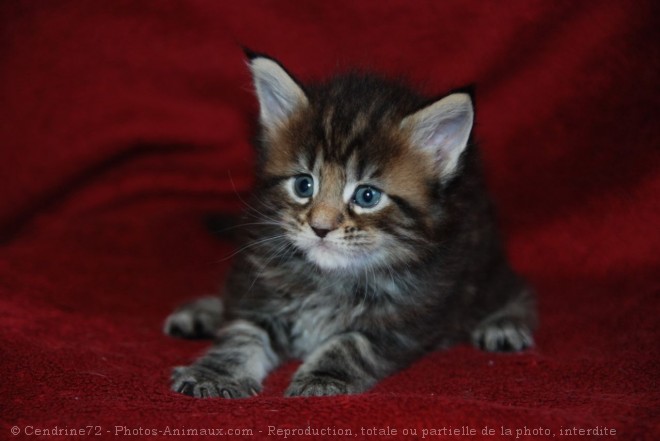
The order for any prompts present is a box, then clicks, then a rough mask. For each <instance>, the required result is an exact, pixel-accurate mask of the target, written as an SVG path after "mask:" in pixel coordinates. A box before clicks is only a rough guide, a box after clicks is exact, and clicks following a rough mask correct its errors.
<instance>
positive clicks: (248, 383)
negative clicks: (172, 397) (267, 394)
mask: <svg viewBox="0 0 660 441" xmlns="http://www.w3.org/2000/svg"><path fill="white" fill-rule="evenodd" d="M172 390H173V391H174V392H178V393H180V394H184V395H189V396H191V397H195V398H247V397H251V396H255V395H257V394H258V393H259V392H261V385H260V384H259V383H258V382H257V381H255V380H253V379H252V378H248V377H243V378H233V377H230V376H227V375H219V374H216V373H213V372H211V371H209V370H208V369H204V368H201V367H198V366H195V365H192V366H179V367H176V368H174V370H173V372H172Z"/></svg>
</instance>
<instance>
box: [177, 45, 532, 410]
mask: <svg viewBox="0 0 660 441" xmlns="http://www.w3.org/2000/svg"><path fill="white" fill-rule="evenodd" d="M248 56H249V58H250V61H249V65H250V69H251V71H252V75H253V79H254V84H255V88H256V93H257V97H258V99H259V104H260V115H259V119H260V127H261V133H260V137H259V142H258V151H259V163H258V170H257V176H258V184H257V186H256V188H255V190H254V195H255V196H254V199H253V202H252V204H251V207H252V208H251V209H250V212H249V213H248V215H247V217H248V218H250V217H252V219H251V220H247V221H246V222H247V224H248V226H249V228H248V230H247V232H246V236H245V238H244V241H245V242H244V247H243V249H242V252H241V253H239V254H237V256H236V260H235V262H234V267H233V270H232V272H231V273H230V275H229V277H228V280H227V283H226V288H225V291H224V293H223V295H222V301H221V300H220V299H218V298H204V299H200V300H198V301H197V302H194V303H192V304H190V305H187V306H185V307H183V308H182V309H180V310H178V311H176V312H174V313H173V314H172V315H171V316H170V317H169V318H168V320H167V322H166V325H165V330H166V332H167V333H169V334H172V335H178V336H183V337H199V336H213V337H214V338H215V343H214V345H213V346H212V347H211V349H210V350H209V351H208V352H207V353H206V354H205V355H204V356H202V357H201V358H199V359H198V360H197V361H196V362H194V363H193V364H192V365H190V366H185V367H179V368H175V370H174V373H173V378H172V389H173V390H175V391H177V392H180V393H183V394H186V395H192V396H195V397H225V398H238V397H247V396H250V395H255V394H257V393H258V392H259V391H260V390H261V383H262V380H263V379H264V378H265V376H266V375H267V374H268V372H270V371H271V370H272V369H274V368H275V367H276V366H278V364H280V363H281V362H282V361H283V360H286V359H289V358H299V359H302V360H303V363H302V365H301V366H300V368H299V369H298V371H297V372H296V373H295V375H294V377H293V379H292V382H291V385H290V386H289V388H288V390H287V391H286V395H289V396H299V395H302V396H316V395H337V394H353V393H360V392H364V391H366V390H367V389H369V388H370V387H372V386H373V385H374V384H376V382H378V381H379V380H380V379H382V378H383V377H385V376H387V375H390V374H392V373H393V372H396V371H397V370H398V369H401V368H402V367H404V366H406V365H407V364H409V363H410V362H411V361H413V360H415V359H416V358H418V357H420V356H421V355H423V354H424V353H427V352H429V351H433V350H435V349H437V348H444V347H447V346H449V345H452V344H455V343H458V342H465V341H471V342H472V343H473V344H474V345H476V346H478V347H480V348H482V349H485V350H489V351H520V350H522V349H525V348H527V347H529V346H531V345H532V343H533V341H532V334H531V331H532V329H533V328H534V327H535V322H536V319H535V310H534V299H533V295H532V293H531V291H530V289H529V288H528V287H527V286H525V284H524V283H523V281H521V279H520V278H519V277H518V276H517V275H516V274H515V273H514V272H513V271H512V269H511V268H510V266H509V264H508V263H507V260H506V258H505V256H504V253H503V250H502V245H501V243H500V240H499V238H498V232H497V229H496V225H495V223H494V220H493V212H492V208H491V203H490V201H489V199H488V197H487V195H486V192H485V188H484V184H483V179H482V173H481V170H480V163H479V157H478V152H477V148H476V146H475V145H474V144H473V143H472V142H471V130H472V123H473V115H474V111H473V106H472V99H471V97H470V95H469V94H466V93H453V94H450V95H448V96H446V97H444V98H442V99H439V100H436V101H433V100H428V99H426V98H424V97H421V96H419V95H417V94H416V93H414V92H412V91H411V90H409V89H408V88H406V87H404V86H402V85H400V84H398V83H395V82H391V81H387V80H384V79H381V78H378V77H376V76H372V75H363V74H347V75H342V76H337V77H335V78H332V79H330V80H328V81H326V82H324V83H321V84H305V85H303V84H301V83H299V82H298V81H297V80H295V79H294V78H293V77H292V76H291V75H290V74H288V73H287V71H286V70H285V69H284V68H283V67H282V66H281V65H280V64H279V63H278V62H277V61H275V60H273V59H272V58H269V57H266V56H263V55H259V54H252V53H249V54H248Z"/></svg>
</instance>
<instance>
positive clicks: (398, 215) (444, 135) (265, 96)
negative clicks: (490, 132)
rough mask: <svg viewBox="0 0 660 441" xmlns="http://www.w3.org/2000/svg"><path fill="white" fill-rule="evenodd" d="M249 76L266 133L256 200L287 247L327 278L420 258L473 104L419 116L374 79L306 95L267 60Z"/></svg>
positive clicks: (348, 79) (257, 62)
mask: <svg viewBox="0 0 660 441" xmlns="http://www.w3.org/2000/svg"><path fill="white" fill-rule="evenodd" d="M250 68H251V69H252V73H253V77H254V82H255V88H256V91H257V96H258V98H259V104H260V122H261V126H262V151H261V164H262V165H261V170H260V178H261V182H262V183H263V185H262V186H261V188H260V189H259V199H260V200H261V201H264V202H265V203H266V204H267V205H268V206H270V207H271V209H270V216H271V217H273V216H275V217H277V221H278V224H279V225H280V226H281V227H282V228H283V229H284V232H283V235H284V237H285V238H286V239H287V240H288V242H289V245H292V246H294V247H295V248H297V249H299V250H301V251H302V252H303V253H304V254H305V255H306V256H307V258H308V259H309V261H310V262H312V263H314V264H316V265H317V266H318V267H320V268H322V269H328V270H337V269H343V270H349V271H351V270H352V271H355V273H356V274H358V273H357V271H360V270H364V269H367V270H373V269H377V268H382V267H390V266H393V265H396V264H404V265H405V264H408V265H410V264H412V263H413V262H414V261H416V260H419V259H421V258H423V256H424V255H425V251H426V250H428V249H429V248H430V247H432V246H434V237H433V234H434V231H435V230H436V228H435V226H436V223H437V222H438V221H439V217H440V216H441V214H442V207H440V201H439V197H438V195H439V193H440V188H441V186H442V183H443V182H444V181H446V179H449V178H450V177H451V176H453V175H454V174H455V173H456V170H457V164H458V160H459V157H460V154H461V153H462V152H463V150H464V149H465V146H466V145H467V141H468V138H469V134H470V130H471V127H472V104H471V100H470V98H469V96H467V95H465V94H453V95H449V96H448V97H446V98H444V99H442V100H439V101H437V102H435V103H433V104H431V105H430V106H426V107H422V103H423V101H422V100H421V99H420V98H419V97H418V96H417V95H416V94H414V93H413V92H411V91H409V90H407V89H405V88H403V87H401V86H398V85H396V84H393V83H389V82H386V81H383V80H380V79H377V78H374V77H370V76H360V75H349V76H345V77H338V78H336V79H335V80H332V81H330V82H328V83H325V84H322V85H318V86H315V87H311V88H308V89H307V90H303V89H302V87H301V86H299V85H298V84H297V83H296V82H295V80H294V79H293V78H292V77H291V76H290V75H289V74H288V73H287V72H286V71H285V70H284V69H283V68H282V67H281V66H280V65H279V64H277V63H276V62H275V61H273V60H271V59H269V58H266V57H261V56H257V57H256V58H253V59H252V60H251V61H250ZM420 107H421V109H420Z"/></svg>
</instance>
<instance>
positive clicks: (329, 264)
mask: <svg viewBox="0 0 660 441" xmlns="http://www.w3.org/2000/svg"><path fill="white" fill-rule="evenodd" d="M307 258H308V259H309V260H311V261H312V262H314V263H315V264H316V265H318V266H319V267H320V268H321V269H324V270H338V269H348V268H351V267H352V266H354V265H355V262H354V261H355V259H352V258H349V257H348V256H346V255H345V254H343V253H340V252H338V251H336V250H333V249H332V248H330V247H327V246H323V245H319V246H313V247H311V248H309V249H308V250H307Z"/></svg>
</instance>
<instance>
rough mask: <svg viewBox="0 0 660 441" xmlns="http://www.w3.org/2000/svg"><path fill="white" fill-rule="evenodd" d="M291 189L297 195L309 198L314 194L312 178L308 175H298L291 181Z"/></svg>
mask: <svg viewBox="0 0 660 441" xmlns="http://www.w3.org/2000/svg"><path fill="white" fill-rule="evenodd" d="M293 191H294V192H295V193H296V195H297V196H298V197H301V198H311V197H312V195H313V194H314V179H312V177H311V176H310V175H298V176H296V179H295V180H294V181H293Z"/></svg>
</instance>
